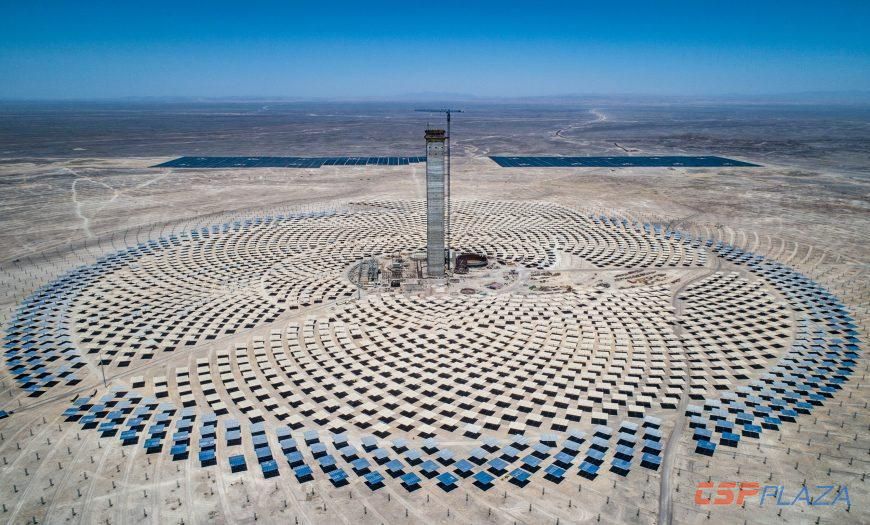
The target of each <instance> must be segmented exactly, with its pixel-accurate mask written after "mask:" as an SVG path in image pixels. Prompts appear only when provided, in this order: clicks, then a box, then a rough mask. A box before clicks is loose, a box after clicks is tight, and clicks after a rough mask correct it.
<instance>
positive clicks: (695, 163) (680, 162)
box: [490, 156, 758, 168]
mask: <svg viewBox="0 0 870 525" xmlns="http://www.w3.org/2000/svg"><path fill="white" fill-rule="evenodd" d="M490 159H492V160H493V161H495V163H496V164H498V165H499V166H501V167H502V168H573V167H577V168H678V167H679V168H718V167H726V166H741V167H757V166H758V164H751V163H749V162H743V161H739V160H732V159H726V158H724V157H712V156H703V157H687V156H679V157H673V156H667V157H627V156H621V157H490Z"/></svg>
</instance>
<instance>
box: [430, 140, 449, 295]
mask: <svg viewBox="0 0 870 525" xmlns="http://www.w3.org/2000/svg"><path fill="white" fill-rule="evenodd" d="M446 142H447V135H446V133H445V132H444V130H443V129H427V130H426V275H427V276H428V277H430V278H435V279H441V278H443V277H444V259H445V257H444V238H445V236H444V226H445V222H444V217H445V214H444V212H445V208H444V204H445V200H446V199H445V195H446V183H447V166H446V161H447V159H448V158H449V156H448V153H447V148H446Z"/></svg>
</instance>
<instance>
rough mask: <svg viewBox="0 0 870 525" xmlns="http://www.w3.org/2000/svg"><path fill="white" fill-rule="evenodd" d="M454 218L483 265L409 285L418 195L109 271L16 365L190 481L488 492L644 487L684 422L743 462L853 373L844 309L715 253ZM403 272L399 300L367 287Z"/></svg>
mask: <svg viewBox="0 0 870 525" xmlns="http://www.w3.org/2000/svg"><path fill="white" fill-rule="evenodd" d="M453 214H454V215H453V219H452V228H451V230H452V235H451V237H452V238H451V245H452V247H453V248H454V249H455V250H456V251H457V252H467V253H475V254H482V255H483V254H485V255H486V256H487V265H486V266H485V267H481V268H474V269H471V270H470V271H469V272H468V273H467V274H463V275H456V276H453V277H452V278H451V279H449V280H448V281H447V282H439V283H433V282H429V281H426V280H425V279H422V280H421V279H419V277H420V276H419V275H417V274H414V264H415V261H416V260H417V259H415V258H412V257H411V256H412V255H414V254H417V253H419V252H420V251H421V250H423V249H424V248H425V225H424V222H423V217H424V206H423V203H421V202H401V201H400V202H363V203H356V204H352V205H348V206H346V207H343V208H340V209H337V210H332V211H329V212H323V213H305V214H288V215H275V216H267V217H258V218H252V219H250V220H246V221H239V222H234V223H227V224H220V225H215V226H213V227H210V228H204V229H199V230H194V231H189V232H185V233H183V234H178V235H171V236H167V237H164V238H159V239H154V240H152V241H150V242H148V243H144V244H140V245H137V246H134V247H130V248H128V249H126V250H124V251H122V252H118V253H113V254H109V255H107V256H105V257H104V258H102V259H100V260H99V261H97V263H95V264H93V265H90V266H86V267H81V268H77V269H75V270H73V271H71V272H70V273H68V274H66V275H64V276H62V277H60V278H59V279H57V280H56V281H54V282H52V283H50V284H48V285H46V286H45V287H43V288H41V289H40V290H37V291H36V292H35V293H34V294H33V295H32V296H31V297H30V298H28V300H26V301H25V302H24V303H23V304H22V305H21V306H20V308H19V309H18V311H17V314H16V316H15V318H14V319H13V320H12V322H11V323H10V325H9V326H8V327H7V334H6V339H5V344H6V347H5V348H6V352H5V358H6V366H7V367H8V369H9V371H10V373H11V374H12V375H13V376H14V378H15V380H16V381H18V383H19V385H20V386H22V387H23V388H25V389H26V390H27V391H28V392H29V393H30V394H31V395H32V396H34V397H38V396H41V395H43V394H45V393H49V392H51V393H62V392H69V393H72V392H77V393H81V395H79V396H77V397H76V398H75V400H74V401H73V402H72V404H71V405H70V407H69V408H68V409H67V410H66V412H64V418H65V419H66V420H67V421H68V424H69V425H76V426H80V427H82V428H84V429H91V431H93V432H97V433H99V434H100V436H102V437H104V438H112V439H113V442H114V443H116V445H117V446H119V447H121V446H123V447H134V448H135V449H136V450H139V451H143V452H142V453H160V454H164V455H167V454H168V455H171V456H172V457H173V459H176V460H187V461H191V462H194V463H195V465H196V468H210V467H212V466H213V465H215V464H221V465H223V468H227V469H230V471H236V470H238V469H242V468H243V467H244V469H246V470H247V469H253V468H254V466H255V465H256V466H257V468H259V469H260V470H262V474H263V476H265V477H271V476H274V475H282V474H283V475H285V476H288V477H295V478H296V479H297V480H298V481H300V482H303V483H304V482H305V481H307V480H308V479H309V478H328V479H329V480H330V481H331V482H332V483H333V484H335V485H340V484H341V483H342V482H344V481H345V480H346V479H357V478H359V479H360V480H361V482H364V483H365V484H367V485H368V486H369V487H370V488H371V489H372V490H377V489H378V488H379V487H380V486H383V484H384V483H392V482H395V483H396V484H398V485H402V486H404V487H405V488H406V489H408V490H412V489H414V487H416V486H418V485H420V484H421V483H427V482H429V481H428V480H429V479H431V480H433V481H431V483H434V484H437V485H438V486H441V487H442V488H443V489H445V490H449V489H450V488H451V487H454V486H456V485H457V484H459V483H468V484H474V485H476V486H478V488H480V489H482V490H486V489H487V488H489V487H490V486H492V483H493V482H494V480H495V479H497V478H499V477H504V476H507V477H508V478H510V479H511V480H513V482H514V484H515V485H518V486H523V485H525V484H526V483H528V481H529V479H533V478H534V477H536V476H541V477H547V478H548V479H550V478H552V479H554V480H556V481H559V480H561V479H563V478H567V477H576V476H582V477H585V478H590V479H594V478H595V477H597V476H599V475H601V474H605V473H608V472H609V473H612V474H611V475H618V476H631V475H635V473H636V472H638V471H641V472H642V471H643V470H644V469H646V470H647V471H656V470H657V469H658V468H659V465H660V463H661V461H662V456H663V433H665V432H669V431H670V429H671V428H672V427H673V426H674V422H675V420H676V419H677V418H689V420H690V423H691V428H692V431H693V432H694V433H695V435H696V441H697V447H698V448H697V451H698V453H699V454H707V455H712V454H714V453H716V451H717V450H718V449H721V448H723V447H729V448H730V447H736V446H738V444H739V443H740V442H742V441H747V440H753V439H757V438H758V437H759V436H760V435H761V434H762V433H763V432H769V431H776V430H777V429H779V428H780V427H781V426H782V425H787V424H790V423H791V422H794V421H796V420H797V419H798V418H799V417H800V416H801V414H805V413H810V412H811V411H812V410H813V409H814V408H815V407H817V406H819V405H822V404H824V402H825V401H826V399H827V398H829V397H831V396H832V395H833V394H834V393H835V392H836V391H837V390H838V389H839V388H840V385H841V384H842V383H843V382H844V381H845V380H846V379H847V378H848V376H849V374H850V373H851V370H852V368H853V366H854V363H855V359H856V358H857V338H856V337H855V333H854V330H853V329H854V325H853V324H852V321H851V318H850V317H849V315H848V313H847V312H846V310H845V308H844V307H843V305H842V304H841V303H840V302H839V301H838V299H837V298H836V297H834V296H832V295H831V294H830V293H828V292H827V291H826V290H825V289H824V288H823V287H821V286H820V285H819V284H817V283H815V282H814V281H812V280H811V279H809V278H807V277H805V276H803V275H801V274H799V273H798V272H796V271H794V270H793V269H791V268H789V267H787V266H785V265H782V264H779V263H777V262H776V261H772V260H768V259H765V258H764V257H762V256H759V255H755V254H752V253H746V252H743V251H742V250H740V249H738V248H735V247H733V246H730V245H727V244H725V243H723V242H721V241H715V240H712V239H703V238H697V237H693V236H691V235H688V234H685V233H681V232H679V231H673V230H670V229H668V228H667V227H665V226H664V225H661V224H652V223H644V222H643V221H639V220H636V219H634V218H631V217H614V216H603V215H598V214H590V213H586V212H580V211H577V210H573V209H570V208H566V207H561V206H556V205H552V204H544V203H518V202H479V201H467V202H466V201H459V202H456V203H455V204H454V206H453ZM394 260H401V261H405V262H406V263H407V264H406V266H403V267H402V269H403V271H405V272H406V273H405V274H404V275H403V277H402V282H401V285H400V286H398V287H391V286H388V285H387V286H381V285H380V284H378V283H372V282H369V283H368V285H366V286H362V284H361V281H360V279H361V277H360V279H355V278H354V273H353V272H354V269H357V271H358V273H359V274H360V276H361V275H362V271H361V270H359V268H360V266H359V265H360V264H361V263H363V262H365V261H375V263H372V264H375V265H376V266H375V267H378V266H377V265H381V264H387V262H389V261H394ZM385 261H387V262H385ZM367 268H371V267H367ZM371 275H376V272H373V273H372V274H371ZM100 366H102V367H104V370H105V372H106V375H107V376H108V378H109V386H108V388H103V387H102V385H101V383H100V382H99V377H100V375H99V367H100ZM95 385H97V387H96V392H92V390H94V387H95ZM70 397H72V395H71V396H70ZM134 456H135V454H130V457H131V458H132V457H134ZM125 457H126V456H125ZM323 458H329V459H323ZM375 474H376V475H375ZM409 475H411V476H409ZM427 478H428V479H427ZM466 478H471V479H469V480H468V481H465V480H466Z"/></svg>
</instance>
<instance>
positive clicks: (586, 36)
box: [0, 0, 870, 98]
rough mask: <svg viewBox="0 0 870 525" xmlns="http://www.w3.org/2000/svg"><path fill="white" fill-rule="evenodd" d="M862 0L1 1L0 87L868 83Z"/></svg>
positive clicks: (716, 89) (869, 5) (401, 89)
mask: <svg viewBox="0 0 870 525" xmlns="http://www.w3.org/2000/svg"><path fill="white" fill-rule="evenodd" d="M868 35H870V1H867V0H864V1H853V2H839V1H800V0H796V1H778V2H765V1H760V0H756V1H751V2H744V1H740V0H737V1H717V0H694V1H691V2H668V1H652V0H645V1H634V0H614V1H607V2H604V1H594V2H582V1H575V2H534V1H532V0H528V1H524V2H511V1H502V2H489V1H476V0H464V1H460V2H453V1H441V2H439V1H421V0H406V1H402V2H377V1H368V0H359V1H355V2H346V3H345V2H340V1H331V0H320V1H317V2H306V3H302V2H293V1H284V2H260V1H256V0H251V1H247V2H244V1H234V2H224V1H221V0H215V1H210V2H194V1H182V0H179V1H176V2H163V1H159V0H143V1H141V2H128V1H123V0H115V1H113V2H103V1H91V0H78V1H68V2H48V1H39V0H26V1H25V0H22V1H15V2H13V1H12V0H10V1H8V2H4V4H3V5H2V6H0V98H103V97H125V96H204V97H222V96H287V97H389V96H391V95H396V94H404V93H417V92H454V93H468V94H474V95H479V96H527V95H553V94H568V93H583V94H590V93H594V94H608V93H641V94H691V95H706V94H723V93H740V94H766V93H782V92H802V91H827V90H861V91H866V90H870V36H868Z"/></svg>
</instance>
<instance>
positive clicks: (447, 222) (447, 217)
mask: <svg viewBox="0 0 870 525" xmlns="http://www.w3.org/2000/svg"><path fill="white" fill-rule="evenodd" d="M414 111H419V112H422V113H444V114H445V115H446V116H447V154H446V155H447V161H446V163H445V164H446V175H445V177H446V179H445V180H446V182H445V194H446V197H445V205H444V210H445V211H444V238H445V240H446V246H447V252H448V253H447V268H448V269H450V253H449V252H450V139H451V138H452V136H451V134H450V120H451V118H450V117H451V115H453V113H464V111H462V110H461V109H450V108H437V109H415V110H414Z"/></svg>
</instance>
